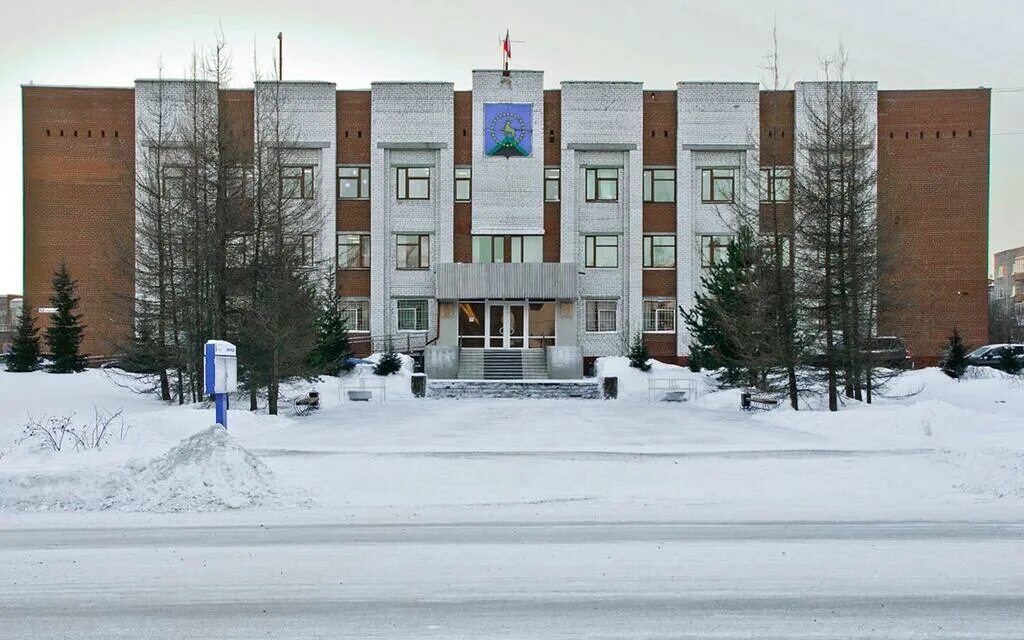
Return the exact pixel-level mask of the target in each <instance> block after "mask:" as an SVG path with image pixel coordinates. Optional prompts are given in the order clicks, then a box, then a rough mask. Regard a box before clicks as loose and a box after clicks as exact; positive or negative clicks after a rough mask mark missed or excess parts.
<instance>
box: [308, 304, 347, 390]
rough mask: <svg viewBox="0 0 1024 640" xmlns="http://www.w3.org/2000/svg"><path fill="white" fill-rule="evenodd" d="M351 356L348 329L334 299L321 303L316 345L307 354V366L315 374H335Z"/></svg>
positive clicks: (317, 319) (317, 318)
mask: <svg viewBox="0 0 1024 640" xmlns="http://www.w3.org/2000/svg"><path fill="white" fill-rule="evenodd" d="M351 356H352V349H351V348H350V346H349V342H348V327H347V326H346V322H345V317H344V316H343V315H342V314H341V306H340V305H339V302H338V299H337V298H335V297H331V298H328V299H326V300H324V301H322V302H321V304H320V308H319V309H318V310H317V316H316V345H315V346H314V347H313V351H312V352H310V354H309V365H310V367H312V368H313V370H314V371H316V372H317V373H327V374H331V375H334V374H337V373H338V370H339V369H341V368H342V367H343V362H344V361H345V360H346V359H347V358H349V357H351Z"/></svg>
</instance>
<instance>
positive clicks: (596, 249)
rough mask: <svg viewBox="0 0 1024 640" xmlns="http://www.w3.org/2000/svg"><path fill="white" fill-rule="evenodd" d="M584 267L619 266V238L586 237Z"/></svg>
mask: <svg viewBox="0 0 1024 640" xmlns="http://www.w3.org/2000/svg"><path fill="white" fill-rule="evenodd" d="M586 250H587V255H586V266H587V267H588V268H610V269H614V268H616V267H618V266H619V236H587V237H586Z"/></svg>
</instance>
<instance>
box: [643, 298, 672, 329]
mask: <svg viewBox="0 0 1024 640" xmlns="http://www.w3.org/2000/svg"><path fill="white" fill-rule="evenodd" d="M675 330H676V301H675V300H644V331H647V332H656V331H664V332H671V331H675Z"/></svg>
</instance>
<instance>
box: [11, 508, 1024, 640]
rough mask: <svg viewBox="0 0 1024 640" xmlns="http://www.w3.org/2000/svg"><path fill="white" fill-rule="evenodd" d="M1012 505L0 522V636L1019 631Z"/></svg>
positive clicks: (1023, 590)
mask: <svg viewBox="0 0 1024 640" xmlns="http://www.w3.org/2000/svg"><path fill="white" fill-rule="evenodd" d="M1021 629H1024V523H913V522H908V523H774V524H761V523H701V524H692V523H657V524H654V523H568V524H566V523H557V524H556V523H495V524H442V525H393V526H389V525H336V526H334V525H309V526H272V527H203V526H197V527H170V528H131V529H128V528H126V529H47V530H3V529H0V638H19V639H22V638H72V639H78V638H104V639H107V638H182V637H192V638H254V637H268V638H338V637H346V638H347V637H352V638H451V637H458V638H582V637H616V638H751V637H754V638H787V639H788V638H879V639H881V638H886V639H889V638H1014V639H1019V638H1021V637H1022V635H1024V633H1022V631H1021Z"/></svg>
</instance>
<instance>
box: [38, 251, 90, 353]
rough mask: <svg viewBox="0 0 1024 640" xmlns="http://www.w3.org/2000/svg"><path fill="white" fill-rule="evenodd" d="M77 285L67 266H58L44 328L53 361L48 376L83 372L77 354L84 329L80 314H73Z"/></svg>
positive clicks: (75, 307)
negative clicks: (53, 309)
mask: <svg viewBox="0 0 1024 640" xmlns="http://www.w3.org/2000/svg"><path fill="white" fill-rule="evenodd" d="M77 287H78V282H77V281H76V280H72V278H71V274H70V273H69V272H68V267H67V264H65V263H64V262H61V263H60V266H58V267H57V271H56V272H54V274H53V295H52V296H50V304H52V305H53V307H54V308H55V309H56V311H55V312H54V314H53V316H52V317H51V318H50V326H49V327H47V328H46V344H47V346H48V347H49V349H50V357H51V358H52V359H53V361H52V363H51V364H50V366H49V369H50V371H51V372H52V373H78V372H79V371H84V370H85V362H86V361H85V356H84V355H82V354H81V353H79V352H78V349H79V347H80V346H81V344H82V337H83V334H84V332H85V326H84V325H83V324H82V323H81V320H82V316H81V314H76V313H75V309H77V308H78V295H77V294H76V293H75V290H76V288H77Z"/></svg>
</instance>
